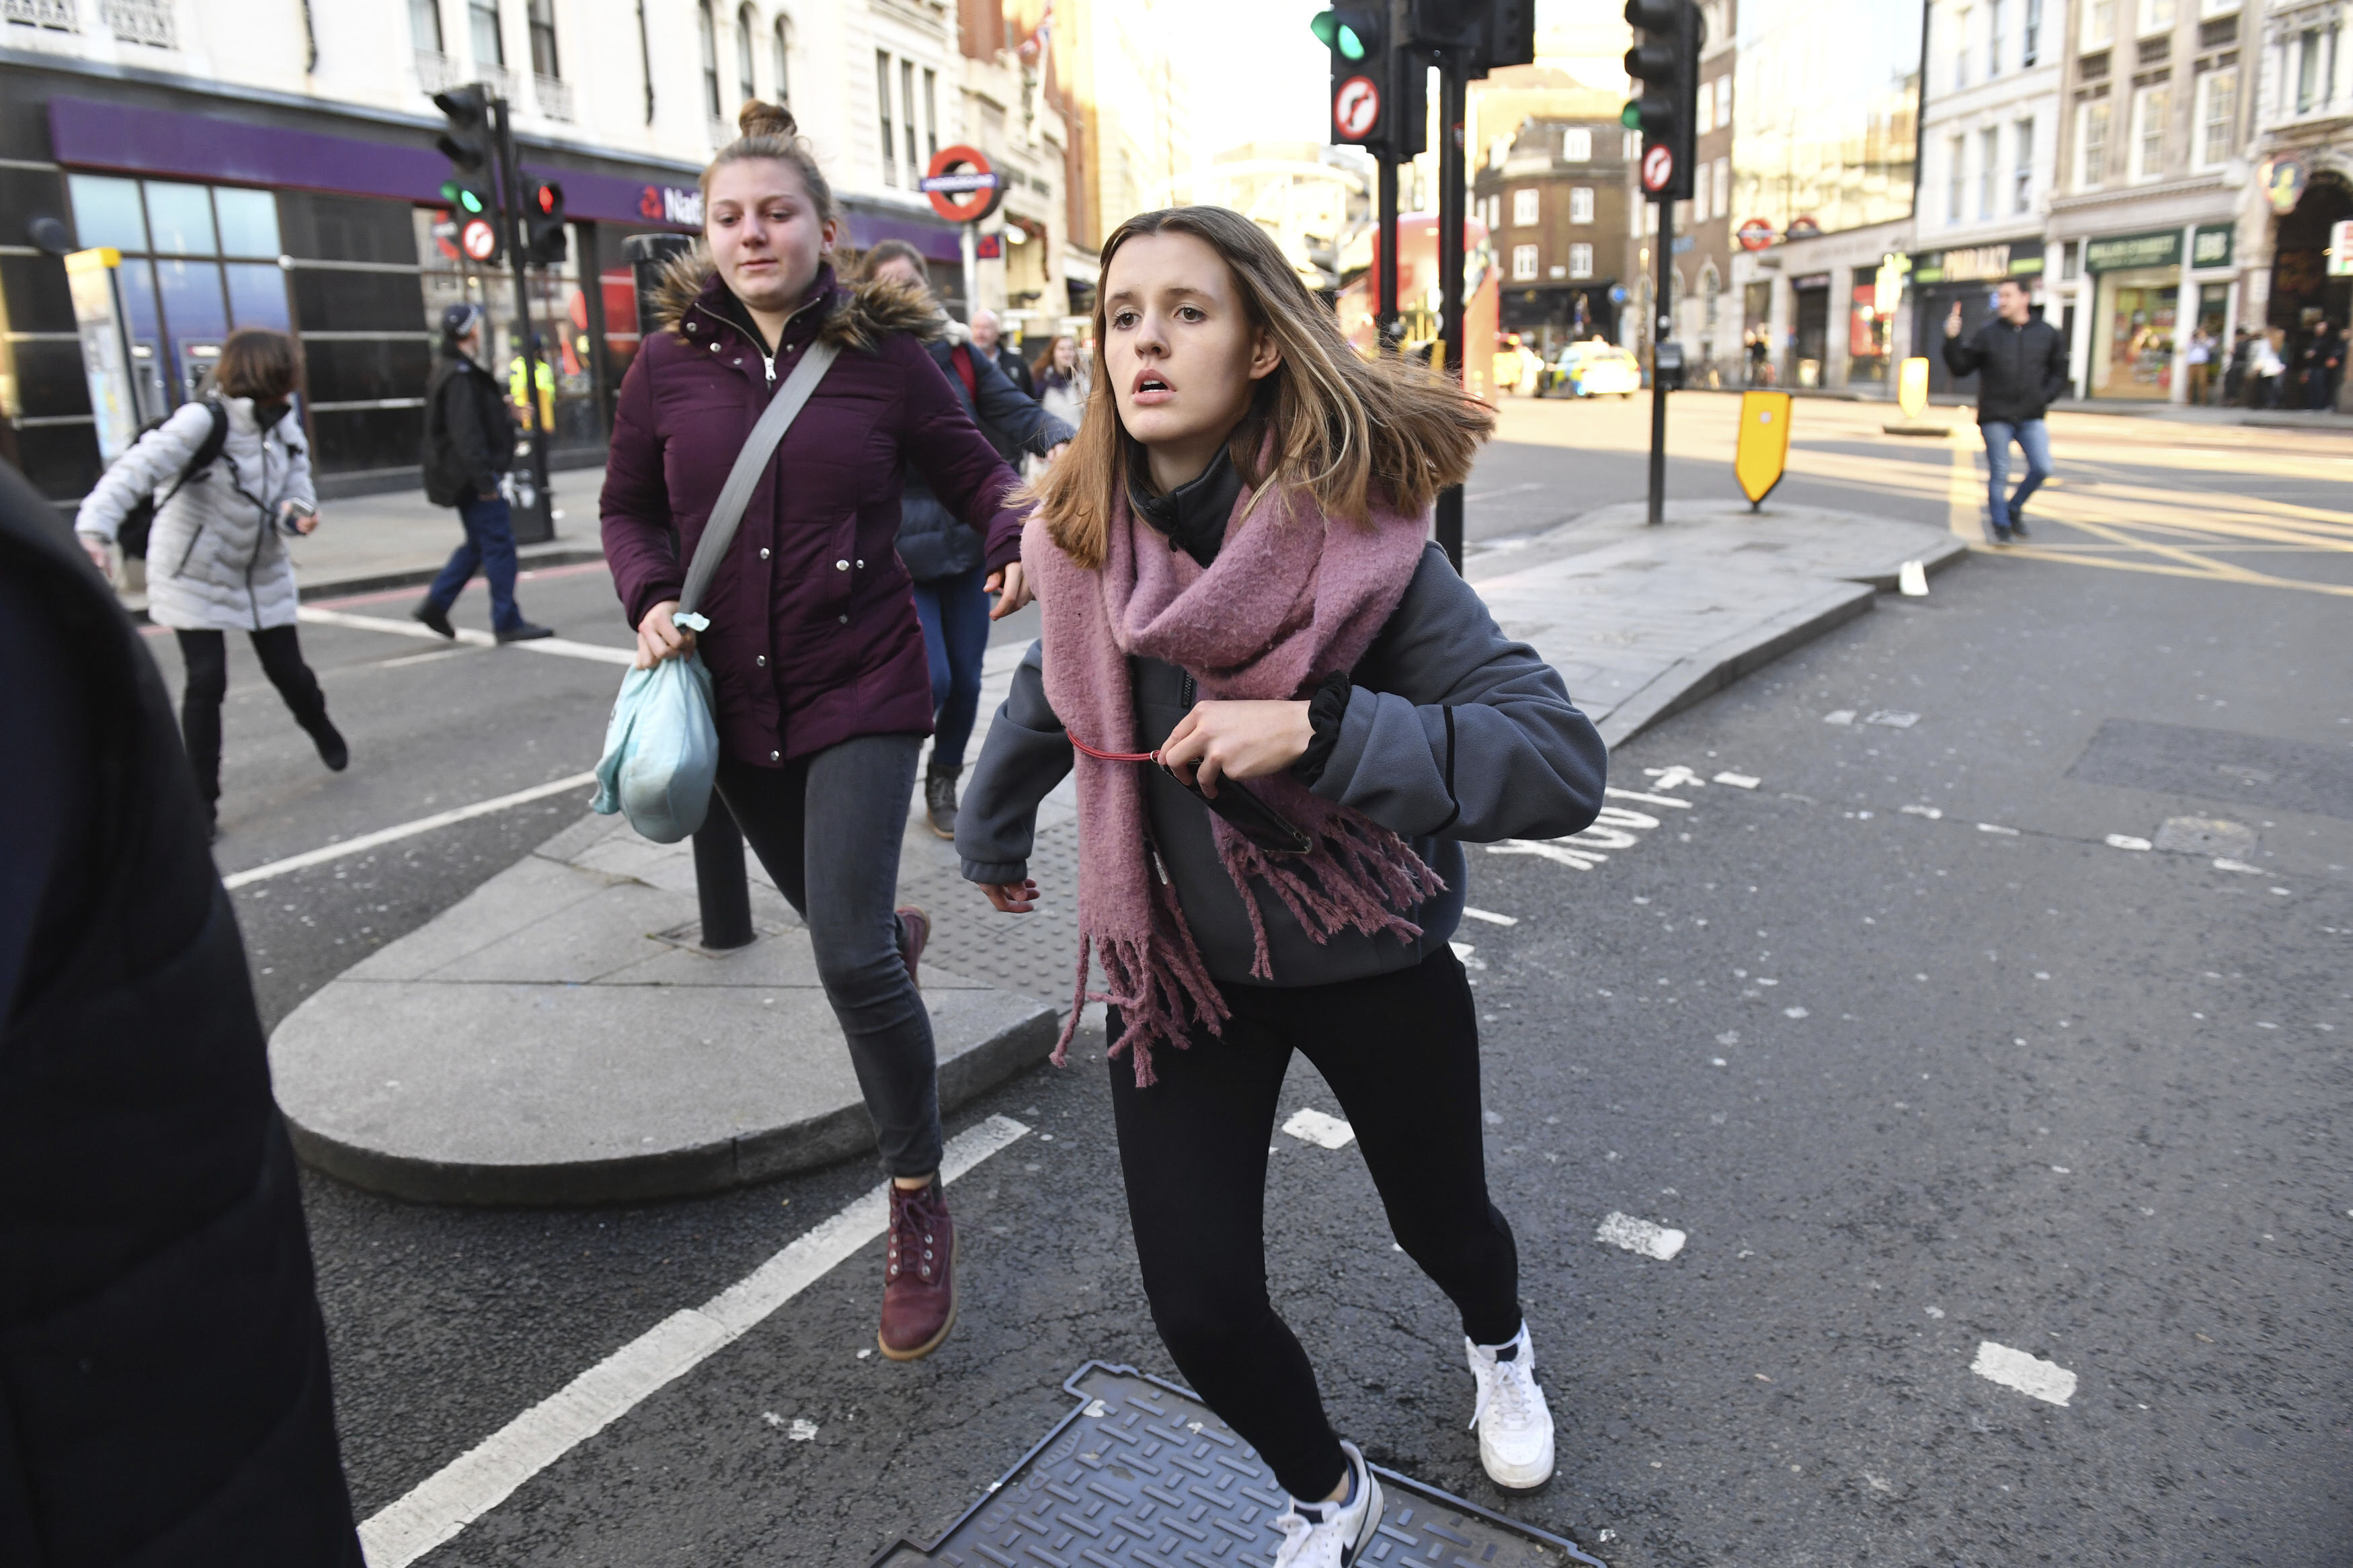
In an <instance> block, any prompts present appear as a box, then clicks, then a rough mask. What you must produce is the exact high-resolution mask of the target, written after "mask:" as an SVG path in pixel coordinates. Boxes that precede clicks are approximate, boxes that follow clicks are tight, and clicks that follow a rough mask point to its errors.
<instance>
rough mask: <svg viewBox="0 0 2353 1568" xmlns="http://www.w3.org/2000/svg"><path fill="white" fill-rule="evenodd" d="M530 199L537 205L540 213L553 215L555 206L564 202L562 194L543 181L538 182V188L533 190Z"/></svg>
mask: <svg viewBox="0 0 2353 1568" xmlns="http://www.w3.org/2000/svg"><path fill="white" fill-rule="evenodd" d="M531 199H532V200H533V202H535V203H537V204H538V206H539V210H540V211H542V212H543V213H548V214H551V215H553V214H554V211H555V209H556V208H557V206H559V205H562V203H563V201H564V194H563V193H562V192H561V191H559V190H557V189H556V188H555V187H554V185H552V184H548V183H547V182H546V181H544V180H543V181H541V182H540V184H538V186H537V187H536V188H534V189H533V192H532V194H531Z"/></svg>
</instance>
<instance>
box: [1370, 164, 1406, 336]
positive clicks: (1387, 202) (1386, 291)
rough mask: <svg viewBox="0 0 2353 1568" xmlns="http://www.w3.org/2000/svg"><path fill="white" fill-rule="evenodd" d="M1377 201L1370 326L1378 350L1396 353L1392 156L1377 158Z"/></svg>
mask: <svg viewBox="0 0 2353 1568" xmlns="http://www.w3.org/2000/svg"><path fill="white" fill-rule="evenodd" d="M1380 168H1381V183H1380V194H1379V196H1378V198H1377V199H1378V201H1379V203H1380V206H1379V212H1380V220H1381V239H1380V266H1379V268H1378V271H1379V274H1380V281H1379V285H1378V289H1379V295H1380V298H1379V301H1378V303H1377V305H1376V306H1375V312H1376V313H1375V315H1374V317H1373V325H1374V328H1375V330H1376V331H1377V332H1378V333H1379V334H1380V342H1381V352H1382V353H1385V354H1391V353H1397V346H1398V337H1399V335H1400V334H1399V333H1398V250H1397V247H1398V166H1397V160H1396V159H1394V158H1384V159H1382V160H1381V161H1380Z"/></svg>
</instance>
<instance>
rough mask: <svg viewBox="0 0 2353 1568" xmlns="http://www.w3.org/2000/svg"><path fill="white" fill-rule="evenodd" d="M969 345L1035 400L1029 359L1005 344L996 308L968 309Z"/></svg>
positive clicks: (1006, 455)
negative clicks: (969, 322)
mask: <svg viewBox="0 0 2353 1568" xmlns="http://www.w3.org/2000/svg"><path fill="white" fill-rule="evenodd" d="M972 346H973V347H975V348H976V349H978V350H979V351H980V352H981V353H984V354H986V355H987V356H988V358H989V359H990V360H991V361H993V362H994V363H996V365H997V369H999V370H1001V371H1003V372H1004V373H1005V379H1006V380H1008V381H1009V382H1011V383H1012V384H1013V385H1014V387H1015V389H1016V390H1017V391H1018V392H1019V393H1020V394H1021V395H1022V396H1024V397H1026V398H1028V399H1029V401H1030V402H1032V403H1035V402H1037V401H1038V378H1037V377H1036V376H1034V375H1031V374H1029V361H1028V360H1025V359H1023V358H1022V357H1021V356H1020V355H1019V354H1018V353H1015V352H1014V351H1013V350H1012V349H1011V348H1009V347H1008V346H1007V344H1006V342H1005V329H1004V327H1003V325H1002V324H1001V323H999V322H998V321H997V312H996V311H994V310H975V311H974V312H973V313H972ZM1000 450H1001V449H1000ZM1002 456H1003V457H1004V458H1005V459H1006V461H1008V462H1011V461H1012V460H1013V454H1012V453H1011V452H1003V453H1002Z"/></svg>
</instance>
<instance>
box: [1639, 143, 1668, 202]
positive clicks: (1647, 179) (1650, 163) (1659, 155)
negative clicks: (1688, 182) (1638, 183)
mask: <svg viewBox="0 0 2353 1568" xmlns="http://www.w3.org/2000/svg"><path fill="white" fill-rule="evenodd" d="M1674 177H1675V154H1674V151H1673V149H1672V148H1669V147H1653V148H1651V150H1650V151H1648V152H1646V153H1643V154H1642V188H1643V189H1644V190H1646V191H1649V192H1651V193H1652V194H1653V195H1655V194H1656V193H1658V192H1660V191H1663V190H1665V189H1666V188H1667V187H1668V186H1669V185H1670V184H1673V183H1674Z"/></svg>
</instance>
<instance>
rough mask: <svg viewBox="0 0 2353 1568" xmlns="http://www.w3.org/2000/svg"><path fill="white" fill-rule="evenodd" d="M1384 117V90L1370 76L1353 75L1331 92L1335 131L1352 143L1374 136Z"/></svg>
mask: <svg viewBox="0 0 2353 1568" xmlns="http://www.w3.org/2000/svg"><path fill="white" fill-rule="evenodd" d="M1380 117H1381V89H1379V88H1377V87H1376V86H1374V85H1373V79H1372V78H1370V77H1368V76H1352V77H1350V78H1349V79H1347V80H1345V81H1344V82H1342V83H1341V84H1340V85H1339V86H1338V87H1337V88H1335V89H1333V92H1332V129H1333V130H1335V131H1336V132H1339V133H1340V134H1341V136H1342V137H1344V138H1345V139H1346V140H1348V141H1350V142H1361V141H1363V140H1364V139H1365V138H1366V136H1367V135H1370V134H1371V133H1372V129H1373V126H1374V124H1375V122H1377V121H1378V120H1379V119H1380Z"/></svg>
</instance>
